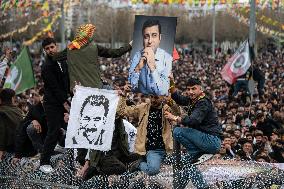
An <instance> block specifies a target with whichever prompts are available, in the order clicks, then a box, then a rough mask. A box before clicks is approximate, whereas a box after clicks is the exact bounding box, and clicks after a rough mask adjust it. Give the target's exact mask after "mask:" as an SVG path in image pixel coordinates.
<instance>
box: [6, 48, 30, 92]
mask: <svg viewBox="0 0 284 189" xmlns="http://www.w3.org/2000/svg"><path fill="white" fill-rule="evenodd" d="M34 86H35V79H34V73H33V68H32V63H31V59H30V57H29V53H28V49H27V48H26V47H24V48H23V49H22V51H21V53H20V55H19V56H18V57H17V59H16V61H15V62H14V63H13V64H12V65H11V67H10V70H9V73H8V76H7V79H6V81H5V84H4V88H10V89H13V90H15V91H16V94H20V93H22V92H24V91H26V90H27V89H30V88H32V87H34Z"/></svg>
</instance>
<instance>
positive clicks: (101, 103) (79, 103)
mask: <svg viewBox="0 0 284 189" xmlns="http://www.w3.org/2000/svg"><path fill="white" fill-rule="evenodd" d="M118 100H119V96H118V95H117V94H116V93H115V91H111V90H104V89H95V88H89V87H82V86H76V93H75V95H74V97H73V99H72V103H71V110H70V115H69V121H68V126H67V132H66V139H65V146H66V148H85V149H94V150H100V151H109V150H110V149H111V142H112V136H113V131H114V124H115V114H116V108H117V104H118Z"/></svg>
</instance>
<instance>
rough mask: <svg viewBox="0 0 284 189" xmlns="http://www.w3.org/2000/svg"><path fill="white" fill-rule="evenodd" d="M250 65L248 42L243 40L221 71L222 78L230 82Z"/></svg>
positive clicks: (243, 72)
mask: <svg viewBox="0 0 284 189" xmlns="http://www.w3.org/2000/svg"><path fill="white" fill-rule="evenodd" d="M250 65H251V61H250V53H249V43H248V41H245V42H244V43H243V44H242V45H241V46H240V47H239V49H238V50H237V51H236V52H235V54H234V55H233V56H232V57H231V58H230V59H229V60H228V63H227V64H226V65H225V67H224V68H223V69H222V71H221V75H222V78H223V79H224V80H225V81H227V82H228V83H230V84H233V83H234V82H235V81H236V79H237V78H238V77H239V76H241V75H243V74H245V73H246V71H247V70H248V69H249V67H250Z"/></svg>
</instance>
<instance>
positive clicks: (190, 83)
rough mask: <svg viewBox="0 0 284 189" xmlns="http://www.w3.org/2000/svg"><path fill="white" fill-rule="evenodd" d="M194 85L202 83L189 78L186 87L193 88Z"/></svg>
mask: <svg viewBox="0 0 284 189" xmlns="http://www.w3.org/2000/svg"><path fill="white" fill-rule="evenodd" d="M194 85H201V81H200V80H199V79H196V78H189V79H188V80H187V83H186V86H189V87H192V86H194Z"/></svg>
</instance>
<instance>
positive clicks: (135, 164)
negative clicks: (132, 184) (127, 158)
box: [128, 159, 143, 173]
mask: <svg viewBox="0 0 284 189" xmlns="http://www.w3.org/2000/svg"><path fill="white" fill-rule="evenodd" d="M142 161H143V160H142V159H137V160H135V161H133V162H131V163H130V164H129V165H128V171H129V172H130V173H133V172H135V171H139V165H140V163H141V162H142Z"/></svg>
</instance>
